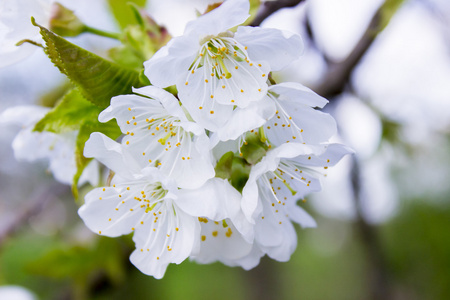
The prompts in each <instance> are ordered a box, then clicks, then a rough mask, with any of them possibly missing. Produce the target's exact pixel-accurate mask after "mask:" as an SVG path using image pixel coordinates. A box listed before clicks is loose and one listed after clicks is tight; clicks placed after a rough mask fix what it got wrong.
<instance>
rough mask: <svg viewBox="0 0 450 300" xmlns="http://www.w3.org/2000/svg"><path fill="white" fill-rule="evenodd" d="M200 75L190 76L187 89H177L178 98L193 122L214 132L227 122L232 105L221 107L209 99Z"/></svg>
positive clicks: (196, 73)
mask: <svg viewBox="0 0 450 300" xmlns="http://www.w3.org/2000/svg"><path fill="white" fill-rule="evenodd" d="M202 69H203V68H202ZM200 73H201V72H200V71H198V72H195V74H192V75H191V77H190V78H191V79H190V82H189V86H190V87H189V89H185V88H182V87H181V88H179V90H178V96H179V98H180V101H181V103H182V104H183V106H184V107H185V108H186V109H187V111H188V112H189V114H190V115H191V117H192V119H194V121H195V122H197V123H198V124H199V125H200V126H202V127H204V128H206V129H208V130H210V131H213V132H215V131H217V130H219V128H221V127H222V126H224V124H225V123H226V122H227V121H228V120H229V118H230V117H231V115H232V114H233V105H223V104H220V103H217V101H215V100H214V99H211V98H210V96H211V94H210V92H208V91H207V90H206V86H205V85H204V83H203V82H202V81H203V80H204V79H203V75H202V74H200ZM183 85H184V84H182V85H181V86H183ZM178 86H180V85H178Z"/></svg>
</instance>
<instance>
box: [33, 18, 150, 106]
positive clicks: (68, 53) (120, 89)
mask: <svg viewBox="0 0 450 300" xmlns="http://www.w3.org/2000/svg"><path fill="white" fill-rule="evenodd" d="M32 23H33V25H35V26H38V27H39V28H40V33H41V35H42V37H43V39H44V41H45V43H46V47H45V52H46V54H47V55H48V57H49V58H50V60H51V61H52V62H53V63H54V64H55V66H56V67H58V69H59V70H60V71H61V72H62V73H63V74H65V75H66V76H67V77H68V78H69V79H70V80H71V81H72V82H73V83H74V84H75V85H76V86H77V87H79V88H80V91H81V93H82V94H83V96H84V97H85V98H86V99H87V100H89V101H91V102H92V103H93V104H95V105H97V106H98V107H100V108H106V107H107V106H109V104H110V101H111V98H112V97H114V96H117V95H123V94H130V93H131V92H132V87H141V86H144V84H142V83H141V81H140V80H139V72H138V71H136V70H133V69H128V68H125V67H123V66H119V65H117V64H115V63H113V62H110V61H107V60H106V59H103V58H101V57H100V56H98V55H95V54H94V53H91V52H89V51H87V50H85V49H82V48H80V47H78V46H76V45H74V44H72V43H70V42H69V41H67V40H66V39H64V38H62V37H60V36H57V35H56V34H54V33H52V32H51V31H49V30H48V29H46V28H45V27H43V26H40V25H38V24H37V23H36V22H35V21H34V18H32Z"/></svg>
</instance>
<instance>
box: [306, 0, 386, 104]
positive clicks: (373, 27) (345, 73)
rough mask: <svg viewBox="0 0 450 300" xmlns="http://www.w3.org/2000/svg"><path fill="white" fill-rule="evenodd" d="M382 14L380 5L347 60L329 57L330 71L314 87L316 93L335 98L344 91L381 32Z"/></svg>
mask: <svg viewBox="0 0 450 300" xmlns="http://www.w3.org/2000/svg"><path fill="white" fill-rule="evenodd" d="M381 14H382V8H381V7H380V8H379V9H378V10H377V11H376V13H375V14H374V16H373V17H372V19H371V21H370V23H369V26H368V27H367V29H366V31H365V32H364V34H363V36H362V37H361V39H360V40H359V41H358V43H357V44H356V46H355V48H353V50H352V52H351V53H350V54H349V55H348V56H347V58H346V59H345V60H343V61H342V62H337V63H336V62H332V61H331V60H330V59H327V61H328V71H327V72H326V74H325V76H324V77H323V80H322V82H321V84H320V85H319V86H317V87H313V90H314V91H315V92H316V93H318V94H319V95H321V96H323V97H325V98H333V97H335V96H337V95H339V94H341V93H343V92H344V90H345V88H346V86H347V85H348V84H349V82H350V76H351V74H352V72H353V70H354V69H355V67H356V66H357V65H358V64H359V62H360V61H361V59H362V57H363V56H364V55H365V54H366V53H367V51H368V50H369V48H370V46H371V45H372V44H373V41H374V40H375V38H376V36H377V33H378V32H379V26H380V18H381Z"/></svg>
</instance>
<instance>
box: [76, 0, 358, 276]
mask: <svg viewBox="0 0 450 300" xmlns="http://www.w3.org/2000/svg"><path fill="white" fill-rule="evenodd" d="M248 11H249V3H248V1H247V0H228V1H225V2H224V3H223V4H222V5H220V6H219V7H218V8H216V9H214V10H212V11H211V12H209V13H207V14H205V15H202V16H200V17H199V18H198V19H196V20H194V21H191V22H190V23H188V24H187V26H186V28H185V31H184V34H183V35H182V36H179V37H176V38H173V39H172V40H171V41H170V42H169V43H168V44H167V45H166V46H164V47H163V48H161V49H160V50H159V51H158V52H157V53H156V54H155V55H154V56H153V57H152V58H151V59H150V60H148V61H147V62H145V64H144V66H145V75H146V76H147V77H148V78H149V79H150V82H151V84H152V85H151V86H147V87H143V88H139V89H135V90H134V94H132V95H121V96H117V97H114V98H113V99H112V100H111V105H110V106H109V107H108V108H107V109H105V110H104V111H103V112H102V113H101V114H100V116H99V120H100V121H101V122H107V121H109V120H111V119H116V120H117V123H118V125H119V127H120V129H121V131H122V133H123V138H122V139H121V141H120V142H117V141H114V140H112V139H110V138H109V137H107V136H105V135H103V134H101V133H93V134H92V135H91V137H90V139H89V140H88V142H87V143H86V146H85V151H84V155H85V156H86V157H93V158H95V159H96V160H98V161H100V162H101V163H103V164H104V165H105V166H106V167H108V168H109V169H110V170H111V172H112V174H113V176H112V179H111V181H110V183H109V185H108V186H105V187H98V188H96V189H94V190H92V191H91V192H90V193H88V194H87V195H86V197H85V201H86V202H85V204H84V205H83V206H82V207H81V208H80V210H79V215H80V216H81V218H82V219H83V221H84V222H85V224H86V225H87V226H88V227H89V228H90V229H91V230H92V231H94V232H96V233H98V234H100V235H105V236H110V237H116V236H120V235H124V234H129V233H131V232H134V234H133V240H134V242H135V244H136V249H135V251H134V252H133V253H132V254H131V262H132V263H133V264H134V265H135V266H136V267H137V268H139V269H140V270H141V271H142V272H143V273H145V274H148V275H152V276H154V277H155V278H161V277H163V275H164V273H165V270H166V268H167V266H168V264H170V263H177V264H179V263H181V262H182V261H184V260H185V259H187V258H190V259H192V260H194V261H197V262H199V263H211V262H214V261H221V262H222V263H224V264H227V265H230V266H241V267H243V268H244V269H251V268H253V267H255V266H256V265H257V264H258V263H259V260H260V258H261V257H262V256H264V255H266V254H267V255H268V256H269V257H271V258H273V259H276V260H278V261H287V260H289V258H290V256H291V254H292V253H293V251H294V250H295V248H296V243H297V241H296V237H297V235H296V231H295V229H294V226H293V223H298V224H300V225H301V226H302V227H314V226H315V225H316V223H315V221H314V220H313V218H312V217H311V216H309V215H308V214H307V213H306V212H305V211H304V210H303V209H302V208H301V207H300V206H299V205H297V202H298V200H300V199H303V198H304V197H305V196H306V195H307V194H309V193H311V192H318V191H320V189H321V185H320V178H321V177H323V176H324V175H325V172H326V171H327V169H328V167H331V166H333V165H335V164H336V163H337V162H339V160H340V159H341V158H342V157H343V156H344V155H346V154H348V153H351V150H350V149H348V148H347V147H345V146H343V145H340V144H330V143H329V142H328V141H329V139H330V137H331V136H332V135H334V134H335V132H336V125H335V122H334V120H333V118H332V117H331V116H330V115H328V114H325V113H322V112H320V111H318V110H316V108H322V107H323V106H324V105H325V104H326V103H327V100H325V99H324V98H322V97H320V96H318V95H317V94H315V93H314V92H312V91H311V90H309V89H308V88H306V87H304V86H302V85H300V84H298V83H292V82H284V83H279V84H275V83H274V82H273V80H271V79H270V78H269V77H270V73H271V72H272V71H279V70H281V69H283V68H284V67H286V66H287V65H288V64H289V63H290V62H291V61H293V60H294V59H296V58H298V56H299V55H300V54H301V52H302V47H303V45H302V41H301V38H300V37H299V36H298V35H295V34H291V33H287V32H284V31H280V30H276V29H265V28H259V27H247V26H239V27H237V29H235V30H233V28H235V27H236V26H238V25H240V24H242V23H243V22H244V21H245V20H246V19H247V18H248V17H249V15H248ZM173 85H175V86H176V89H177V94H176V95H177V97H175V96H174V94H172V93H169V92H167V91H166V90H164V88H167V87H169V86H173Z"/></svg>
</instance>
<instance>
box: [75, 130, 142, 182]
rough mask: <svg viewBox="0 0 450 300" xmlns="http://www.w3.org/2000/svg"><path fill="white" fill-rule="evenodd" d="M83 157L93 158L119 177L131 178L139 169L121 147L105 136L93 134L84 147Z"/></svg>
mask: <svg viewBox="0 0 450 300" xmlns="http://www.w3.org/2000/svg"><path fill="white" fill-rule="evenodd" d="M84 156H86V157H93V158H95V159H97V160H98V161H99V162H101V163H102V164H104V165H105V166H107V167H108V168H109V169H111V170H113V171H114V172H115V173H118V174H119V175H121V176H124V177H128V178H132V177H133V174H136V173H138V172H139V170H140V167H139V165H138V164H137V162H136V161H135V160H134V159H133V158H132V157H131V156H130V154H129V153H128V152H127V151H124V150H123V149H122V146H121V145H120V144H119V143H117V142H115V141H113V140H112V139H110V138H109V137H107V136H106V135H104V134H102V133H99V132H93V133H92V134H91V136H90V137H89V140H88V141H87V142H86V145H85V147H84Z"/></svg>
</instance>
